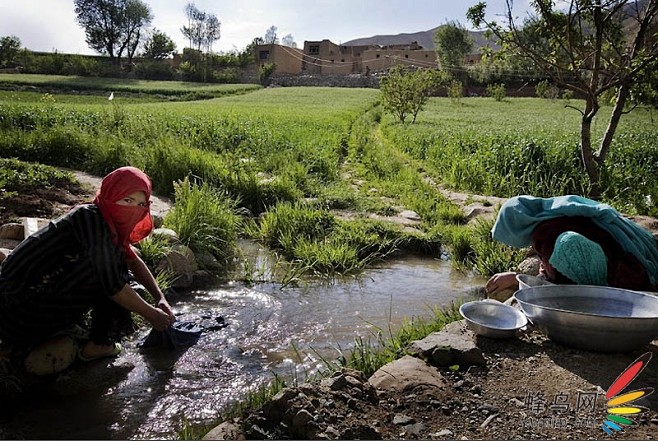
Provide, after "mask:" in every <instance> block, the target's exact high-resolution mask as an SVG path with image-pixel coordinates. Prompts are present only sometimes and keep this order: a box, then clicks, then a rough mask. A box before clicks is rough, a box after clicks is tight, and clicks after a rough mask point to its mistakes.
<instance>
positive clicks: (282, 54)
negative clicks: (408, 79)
mask: <svg viewBox="0 0 658 441" xmlns="http://www.w3.org/2000/svg"><path fill="white" fill-rule="evenodd" d="M257 57H258V65H259V66H262V65H263V64H265V63H274V64H276V71H277V73H280V74H288V75H303V74H308V75H351V74H361V75H368V74H369V73H371V72H377V71H385V70H388V69H389V68H391V67H392V66H393V65H395V64H400V63H402V64H405V65H408V66H417V67H425V68H431V67H436V66H437V61H436V52H435V51H434V50H428V49H423V47H422V46H420V45H418V43H417V42H415V41H414V42H411V43H409V44H398V45H391V46H345V45H337V44H335V43H332V42H331V41H329V40H326V39H325V40H322V41H305V42H304V49H297V48H292V47H288V46H282V45H279V44H262V45H259V46H258V48H257ZM480 58H481V55H480V54H469V55H467V56H466V58H465V60H464V62H465V64H467V65H468V64H475V63H477V62H479V61H480Z"/></svg>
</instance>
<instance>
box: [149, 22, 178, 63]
mask: <svg viewBox="0 0 658 441" xmlns="http://www.w3.org/2000/svg"><path fill="white" fill-rule="evenodd" d="M175 51H176V43H174V41H173V40H172V39H171V38H169V36H168V35H167V34H165V33H164V32H161V31H159V30H157V29H153V32H151V35H150V36H149V37H148V39H147V40H146V41H145V42H144V57H145V58H151V59H153V60H162V59H164V58H167V57H168V56H169V55H171V54H172V53H173V52H175Z"/></svg>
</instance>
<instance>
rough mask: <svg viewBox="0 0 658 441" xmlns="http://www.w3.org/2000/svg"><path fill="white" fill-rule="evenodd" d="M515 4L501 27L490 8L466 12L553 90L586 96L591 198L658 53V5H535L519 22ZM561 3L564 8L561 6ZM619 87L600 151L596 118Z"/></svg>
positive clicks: (603, 0) (549, 1) (597, 0)
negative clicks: (638, 84) (634, 92)
mask: <svg viewBox="0 0 658 441" xmlns="http://www.w3.org/2000/svg"><path fill="white" fill-rule="evenodd" d="M512 3H513V1H512V0H506V5H507V8H506V13H505V19H504V20H503V22H502V23H501V24H498V23H496V22H493V21H488V20H487V19H486V18H485V10H486V4H485V3H483V2H481V3H479V4H477V5H475V6H473V7H471V8H469V10H468V13H467V17H468V19H469V20H470V21H471V22H472V23H473V24H474V25H475V26H476V27H486V28H487V29H489V30H490V31H491V32H493V33H494V34H495V35H496V37H497V38H498V40H499V41H500V43H501V44H502V46H503V50H505V51H507V52H508V53H511V54H520V55H522V56H524V57H527V58H529V59H531V60H532V62H533V63H534V64H535V66H536V67H537V68H538V69H540V70H541V71H542V72H543V73H544V74H545V75H546V76H547V77H549V78H550V79H551V80H552V81H553V83H555V85H556V86H558V87H560V88H563V89H567V90H571V91H573V92H574V93H575V94H576V95H577V96H582V97H584V98H585V104H584V107H583V108H578V109H577V110H578V111H579V112H580V114H581V127H580V154H581V159H582V162H583V167H584V169H585V171H586V172H587V175H588V177H589V180H590V184H591V190H590V195H591V196H592V197H597V196H599V195H600V192H601V182H600V179H601V168H602V167H603V166H604V164H605V160H606V157H607V156H608V152H609V150H610V146H611V144H612V139H613V136H614V134H615V131H616V129H617V126H618V124H619V120H620V118H621V117H622V115H623V114H624V112H625V110H624V108H625V105H626V104H627V101H628V98H629V93H630V91H631V88H632V86H633V83H634V82H635V81H636V79H637V78H638V76H639V75H640V74H641V73H642V72H643V71H644V70H645V69H646V68H647V66H648V65H649V64H650V63H651V62H652V61H653V60H654V59H655V57H656V56H657V55H658V41H657V40H656V39H655V38H652V37H653V36H652V35H651V33H650V32H649V30H650V27H651V24H652V23H653V22H654V21H655V20H656V16H657V15H658V0H569V1H566V0H565V1H562V2H555V1H553V0H533V2H531V4H532V8H533V11H532V13H531V14H530V16H529V17H528V18H527V19H526V21H525V22H524V23H522V24H518V23H516V20H515V17H514V15H513V11H512V9H513V5H512ZM556 4H559V5H560V8H559V9H558V8H557V7H556ZM610 90H614V91H615V92H616V99H615V103H614V106H613V109H612V113H611V115H610V118H609V120H608V125H607V128H606V130H605V132H604V134H603V136H602V137H601V138H600V139H599V140H598V146H596V147H595V146H594V145H593V144H594V143H593V142H592V120H593V119H594V117H595V116H596V115H597V113H598V111H599V108H600V102H599V101H600V99H601V97H602V95H604V94H605V93H606V92H608V91H610Z"/></svg>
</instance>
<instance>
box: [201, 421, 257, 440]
mask: <svg viewBox="0 0 658 441" xmlns="http://www.w3.org/2000/svg"><path fill="white" fill-rule="evenodd" d="M202 439H203V440H215V439H218V440H225V439H233V440H239V441H242V440H245V439H247V438H246V436H245V434H244V432H243V431H242V429H240V426H238V425H236V424H233V423H230V422H228V421H225V422H223V423H222V424H220V425H219V426H217V427H215V428H214V429H212V430H211V431H210V432H208V433H206V435H205V436H204V437H203V438H202Z"/></svg>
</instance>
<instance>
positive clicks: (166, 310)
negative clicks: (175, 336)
mask: <svg viewBox="0 0 658 441" xmlns="http://www.w3.org/2000/svg"><path fill="white" fill-rule="evenodd" d="M156 306H157V307H158V308H159V309H161V310H162V311H163V312H164V313H165V314H167V315H168V316H169V324H170V325H171V324H172V323H174V322H175V321H176V316H175V315H174V312H173V311H172V309H171V306H170V305H169V302H167V300H166V299H165V298H162V299H160V300H159V301H158V303H157V304H156Z"/></svg>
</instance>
